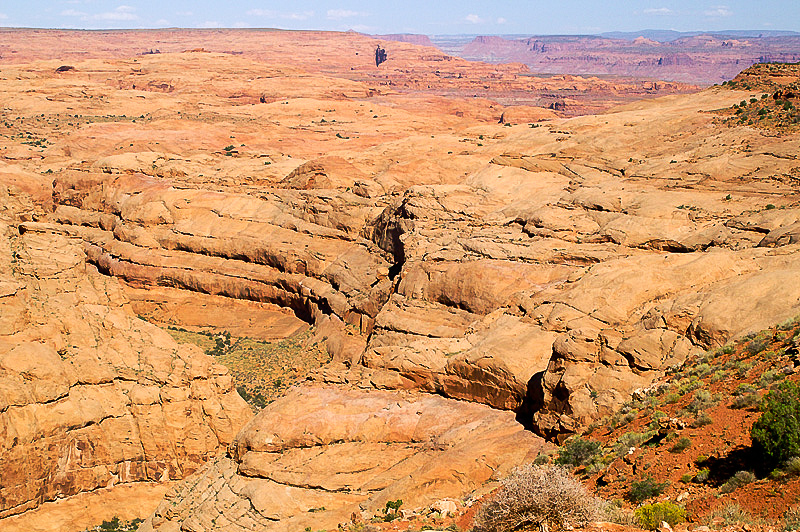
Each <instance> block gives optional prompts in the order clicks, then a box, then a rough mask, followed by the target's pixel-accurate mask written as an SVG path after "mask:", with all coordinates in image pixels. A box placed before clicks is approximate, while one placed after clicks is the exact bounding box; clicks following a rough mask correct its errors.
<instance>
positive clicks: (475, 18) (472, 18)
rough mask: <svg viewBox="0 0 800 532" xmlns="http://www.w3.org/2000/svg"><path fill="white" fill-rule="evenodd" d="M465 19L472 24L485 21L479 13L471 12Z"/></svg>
mask: <svg viewBox="0 0 800 532" xmlns="http://www.w3.org/2000/svg"><path fill="white" fill-rule="evenodd" d="M464 20H466V21H467V22H469V23H471V24H480V23H481V22H483V19H482V18H481V17H479V16H478V15H475V14H474V13H470V14H469V15H467V16H466V17H464Z"/></svg>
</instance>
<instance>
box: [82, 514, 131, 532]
mask: <svg viewBox="0 0 800 532" xmlns="http://www.w3.org/2000/svg"><path fill="white" fill-rule="evenodd" d="M142 521H143V520H142V519H134V520H133V521H125V520H123V519H120V518H119V517H114V518H112V519H111V520H109V521H103V523H102V524H100V525H97V526H95V527H93V528H88V529H86V530H85V531H84V532H133V531H134V530H136V529H138V528H139V525H140V524H142Z"/></svg>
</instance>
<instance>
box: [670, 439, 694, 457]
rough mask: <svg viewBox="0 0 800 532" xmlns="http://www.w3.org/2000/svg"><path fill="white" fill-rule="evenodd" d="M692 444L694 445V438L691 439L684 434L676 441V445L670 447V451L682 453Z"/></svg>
mask: <svg viewBox="0 0 800 532" xmlns="http://www.w3.org/2000/svg"><path fill="white" fill-rule="evenodd" d="M691 446H692V440H690V439H689V438H687V437H686V436H682V437H681V438H680V439H679V440H678V441H676V442H675V445H673V446H672V447H670V448H669V452H671V453H682V452H683V451H685V450H686V449H688V448H689V447H691Z"/></svg>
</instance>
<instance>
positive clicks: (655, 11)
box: [644, 7, 673, 15]
mask: <svg viewBox="0 0 800 532" xmlns="http://www.w3.org/2000/svg"><path fill="white" fill-rule="evenodd" d="M644 14H645V15H672V14H673V11H672V10H671V9H670V8H668V7H651V8H650V9H645V10H644Z"/></svg>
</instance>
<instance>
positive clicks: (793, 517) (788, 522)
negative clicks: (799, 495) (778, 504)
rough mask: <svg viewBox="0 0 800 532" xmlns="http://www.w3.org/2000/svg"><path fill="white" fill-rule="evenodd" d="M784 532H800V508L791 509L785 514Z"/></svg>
mask: <svg viewBox="0 0 800 532" xmlns="http://www.w3.org/2000/svg"><path fill="white" fill-rule="evenodd" d="M783 530H785V531H786V532H788V531H789V530H800V508H789V509H788V510H786V513H785V514H783Z"/></svg>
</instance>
